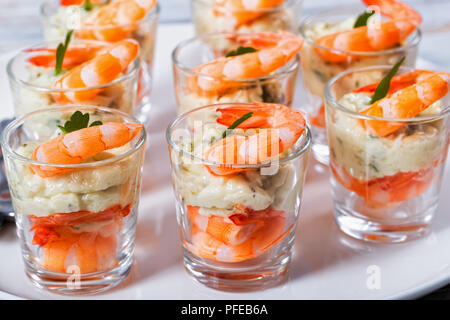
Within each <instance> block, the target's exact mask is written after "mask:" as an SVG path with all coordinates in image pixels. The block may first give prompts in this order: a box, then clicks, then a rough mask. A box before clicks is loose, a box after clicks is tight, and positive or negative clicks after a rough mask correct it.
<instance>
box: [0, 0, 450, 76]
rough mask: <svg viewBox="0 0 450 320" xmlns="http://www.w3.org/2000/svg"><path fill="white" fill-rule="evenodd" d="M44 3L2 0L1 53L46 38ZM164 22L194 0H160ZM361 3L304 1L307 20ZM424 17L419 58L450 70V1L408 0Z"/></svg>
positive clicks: (183, 13)
mask: <svg viewBox="0 0 450 320" xmlns="http://www.w3.org/2000/svg"><path fill="white" fill-rule="evenodd" d="M42 2H44V0H0V4H1V5H0V53H2V52H6V51H9V50H11V49H15V48H19V47H23V46H28V45H30V44H31V43H36V42H38V41H40V40H41V39H42V32H41V26H40V21H39V15H38V14H37V12H38V10H39V6H40V5H41V3H42ZM159 2H160V5H161V7H162V10H161V17H162V21H161V22H162V23H185V22H189V21H190V0H160V1H159ZM359 2H360V0H339V1H336V0H304V12H303V17H305V16H307V15H308V14H311V13H315V12H318V11H321V10H324V9H328V8H333V7H336V6H342V5H350V4H353V3H359ZM405 2H407V3H409V4H411V5H412V6H414V8H416V9H417V10H418V11H419V12H420V13H421V14H422V16H423V23H422V26H421V28H422V31H423V33H424V37H423V39H422V43H421V45H420V53H419V55H420V56H421V57H422V58H424V59H426V60H429V61H431V62H434V63H435V64H437V65H440V66H441V69H442V70H447V71H450V0H405Z"/></svg>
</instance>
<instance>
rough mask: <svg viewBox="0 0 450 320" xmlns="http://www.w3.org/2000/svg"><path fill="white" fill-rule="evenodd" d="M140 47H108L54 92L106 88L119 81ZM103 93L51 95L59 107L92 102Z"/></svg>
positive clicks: (72, 72)
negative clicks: (91, 100) (108, 84)
mask: <svg viewBox="0 0 450 320" xmlns="http://www.w3.org/2000/svg"><path fill="white" fill-rule="evenodd" d="M138 51H139V44H138V43H137V42H136V41H135V40H133V39H126V40H122V41H120V42H117V43H115V44H112V45H110V46H108V47H106V48H105V49H104V50H102V51H100V52H99V53H98V54H97V55H96V56H95V57H94V58H92V59H91V60H89V61H87V62H85V63H83V64H81V65H79V66H76V67H75V68H73V69H71V70H70V71H68V72H67V73H66V74H64V75H63V76H62V77H61V78H59V79H58V80H56V81H55V83H53V86H52V87H53V88H54V89H81V88H86V87H92V86H99V85H102V84H107V83H109V82H111V81H113V80H114V79H116V78H117V77H118V76H119V75H120V74H121V73H122V72H124V70H126V69H127V67H128V65H129V64H130V63H131V62H132V61H133V60H134V59H136V57H137V55H138ZM100 91H101V89H92V90H81V91H72V92H67V91H60V92H54V93H52V96H53V98H54V99H55V100H56V101H57V102H58V103H76V102H82V101H87V100H90V99H92V98H93V97H94V96H96V95H97V94H98V93H99V92H100Z"/></svg>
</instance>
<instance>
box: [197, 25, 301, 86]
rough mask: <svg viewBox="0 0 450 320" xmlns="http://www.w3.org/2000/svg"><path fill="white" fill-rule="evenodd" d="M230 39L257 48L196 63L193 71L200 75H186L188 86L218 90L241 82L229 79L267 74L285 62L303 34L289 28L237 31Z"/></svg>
mask: <svg viewBox="0 0 450 320" xmlns="http://www.w3.org/2000/svg"><path fill="white" fill-rule="evenodd" d="M229 39H230V40H234V41H237V42H240V43H242V44H244V45H251V46H253V47H254V48H256V49H260V50H259V51H256V52H250V53H246V54H242V55H239V56H234V57H222V58H219V59H217V60H213V61H210V62H207V63H205V64H202V65H200V66H198V67H195V68H194V69H193V71H194V72H196V73H199V74H201V76H198V75H193V76H190V77H189V78H188V85H189V87H190V89H191V90H193V91H195V92H197V93H199V94H218V93H221V92H223V91H225V90H227V89H230V88H235V87H239V86H242V83H240V82H236V81H232V80H228V79H239V80H241V79H242V80H245V79H253V78H259V77H263V76H267V75H269V74H270V73H272V72H274V71H275V70H277V69H279V68H281V67H283V66H284V65H286V64H287V63H288V62H289V61H290V60H291V59H292V58H294V57H295V55H296V54H297V53H298V52H299V51H300V50H301V48H302V45H303V39H302V38H300V37H298V36H296V35H295V34H293V33H289V32H279V33H273V32H261V33H255V34H240V35H235V36H230V37H229ZM205 75H206V76H207V77H205Z"/></svg>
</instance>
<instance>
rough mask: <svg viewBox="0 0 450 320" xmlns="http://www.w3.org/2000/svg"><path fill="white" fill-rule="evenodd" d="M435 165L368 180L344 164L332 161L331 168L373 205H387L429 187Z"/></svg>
mask: <svg viewBox="0 0 450 320" xmlns="http://www.w3.org/2000/svg"><path fill="white" fill-rule="evenodd" d="M438 163H439V161H436V162H435V165H434V166H432V167H430V168H426V169H422V170H420V171H417V172H398V173H397V174H395V175H392V176H385V177H381V178H376V179H372V180H368V181H364V180H360V179H357V178H355V177H353V176H352V175H350V174H349V173H348V172H347V171H346V170H345V169H344V168H343V167H342V166H339V165H338V164H336V163H335V162H334V161H331V162H330V169H331V172H332V174H333V176H334V177H335V178H336V180H337V181H338V182H339V183H340V184H341V185H342V186H344V187H345V188H346V189H348V190H351V191H353V192H355V193H356V194H358V195H359V196H361V197H363V198H364V199H365V200H366V202H367V203H368V204H370V205H371V206H372V207H386V206H389V205H390V204H392V203H394V202H401V201H405V200H408V199H410V198H413V197H416V196H418V195H419V194H421V193H422V192H424V191H425V190H427V189H428V187H429V186H430V184H431V182H432V181H433V178H434V176H435V172H434V168H435V166H437V164H438Z"/></svg>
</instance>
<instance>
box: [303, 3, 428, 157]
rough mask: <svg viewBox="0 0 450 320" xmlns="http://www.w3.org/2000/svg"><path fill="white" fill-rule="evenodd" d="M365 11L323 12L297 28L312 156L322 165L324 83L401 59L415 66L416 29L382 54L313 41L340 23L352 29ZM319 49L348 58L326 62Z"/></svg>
mask: <svg viewBox="0 0 450 320" xmlns="http://www.w3.org/2000/svg"><path fill="white" fill-rule="evenodd" d="M366 9H367V8H366V7H365V6H363V5H359V6H351V7H344V8H339V9H334V10H330V11H325V12H322V13H319V14H316V15H312V16H310V17H308V18H307V19H305V20H304V21H303V22H302V24H301V26H300V33H301V35H302V36H303V38H304V39H305V43H304V44H303V48H302V51H301V64H302V75H303V83H304V87H305V92H306V99H307V103H306V106H305V111H306V112H307V114H308V117H309V122H310V124H311V130H312V135H313V145H312V150H313V155H314V157H315V159H316V160H318V161H319V162H321V163H322V164H328V161H329V150H328V142H327V136H326V129H325V108H324V93H325V86H326V84H327V82H328V81H329V80H330V79H331V78H333V77H334V76H336V75H338V74H339V73H341V72H344V71H346V70H349V69H353V68H362V67H368V66H375V65H394V64H395V63H396V62H398V61H399V60H400V59H401V58H402V57H405V61H404V62H403V64H402V65H403V66H406V67H414V66H415V63H416V57H417V50H418V46H419V43H420V39H421V32H420V30H419V29H417V30H416V31H414V32H413V33H412V34H411V35H410V36H409V37H408V39H407V40H406V41H405V42H404V43H402V44H401V45H400V46H399V47H395V48H392V49H388V50H383V51H374V52H350V51H340V50H330V49H328V48H326V47H323V46H321V45H319V44H317V43H316V42H315V40H314V39H317V36H320V35H322V34H323V33H322V31H321V30H323V29H324V28H327V27H333V26H337V25H339V24H342V25H343V26H345V29H348V28H352V26H353V23H354V19H356V17H357V16H358V15H359V14H361V13H362V12H364V10H366ZM318 50H324V51H325V52H330V53H334V54H341V55H347V56H348V59H347V60H346V61H341V62H330V61H325V60H323V59H322V58H321V56H320V55H318V53H317V51H318ZM361 81H364V79H361Z"/></svg>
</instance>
